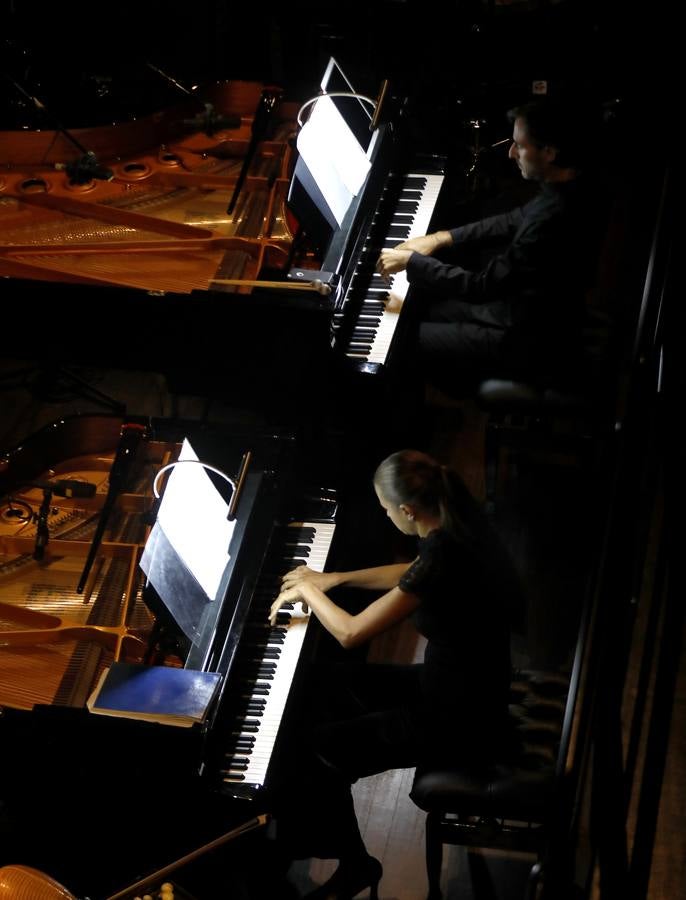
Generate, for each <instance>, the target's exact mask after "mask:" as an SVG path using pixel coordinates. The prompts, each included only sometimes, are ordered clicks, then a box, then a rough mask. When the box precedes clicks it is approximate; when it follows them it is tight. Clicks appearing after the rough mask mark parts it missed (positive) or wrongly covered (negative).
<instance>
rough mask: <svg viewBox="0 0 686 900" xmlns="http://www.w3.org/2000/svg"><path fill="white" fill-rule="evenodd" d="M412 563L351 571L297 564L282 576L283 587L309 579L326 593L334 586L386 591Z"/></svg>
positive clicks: (292, 585)
mask: <svg viewBox="0 0 686 900" xmlns="http://www.w3.org/2000/svg"><path fill="white" fill-rule="evenodd" d="M411 565H412V563H409V562H407V563H394V564H392V565H389V566H374V567H373V568H371V569H357V570H355V571H352V572H315V571H314V570H313V569H310V568H308V567H307V566H298V568H297V569H293V570H292V571H290V572H287V573H286V574H285V575H284V577H283V587H284V589H285V588H291V587H295V586H296V585H299V584H301V582H303V581H309V582H311V583H312V584H313V585H315V587H318V588H319V589H320V590H321V591H323V592H324V593H326V591H330V590H331V588H334V587H344V586H345V587H356V588H365V589H368V590H373V591H386V590H388V589H389V588H392V587H395V586H396V585H397V583H398V582H399V581H400V579H401V578H402V576H403V575H404V574H405V572H406V571H407V570H408V569H409V567H410V566H411Z"/></svg>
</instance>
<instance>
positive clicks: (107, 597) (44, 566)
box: [0, 416, 337, 900]
mask: <svg viewBox="0 0 686 900" xmlns="http://www.w3.org/2000/svg"><path fill="white" fill-rule="evenodd" d="M131 429H135V430H136V431H137V433H138V437H139V440H138V441H137V442H136V446H135V451H134V452H133V453H132V454H131V459H130V462H129V465H128V468H127V471H126V473H124V474H122V473H121V472H120V473H119V475H120V476H121V477H120V493H119V496H118V497H117V503H116V507H115V508H114V510H113V512H112V513H111V514H110V516H109V518H108V522H107V528H106V531H105V537H104V540H103V541H102V542H101V544H100V546H99V549H98V553H97V557H96V561H95V564H94V565H93V567H92V569H91V570H90V574H89V576H88V579H87V581H86V588H85V590H84V592H83V593H79V592H78V591H77V590H76V585H77V582H78V580H79V577H80V574H81V572H82V570H83V565H84V559H85V557H86V555H87V551H88V548H89V546H90V540H91V538H92V535H93V531H94V529H95V528H96V527H97V523H98V521H99V517H100V516H101V515H102V510H103V507H104V502H103V501H104V498H106V497H108V496H109V487H110V482H111V477H112V476H111V473H112V460H113V459H116V458H117V450H118V448H119V447H120V446H121V442H122V441H123V440H126V442H127V446H128V447H129V448H131V447H132V442H131V440H130V437H131ZM143 432H144V434H143ZM189 436H190V440H191V441H192V445H193V448H194V450H195V451H196V452H197V453H198V455H199V458H200V459H201V460H202V461H203V462H205V463H207V464H208V465H210V466H213V467H215V468H217V469H221V470H222V471H223V472H231V473H233V474H238V476H239V477H238V478H237V479H236V488H235V490H236V503H235V504H234V507H233V510H232V515H233V516H234V519H233V523H232V528H231V538H230V545H229V547H228V553H227V557H226V565H225V569H224V570H223V574H222V577H221V583H220V589H219V590H218V592H217V595H216V597H215V598H214V599H212V600H209V599H206V601H205V602H203V603H202V604H201V605H200V607H199V609H200V613H199V615H197V616H195V617H194V619H193V627H192V630H191V634H190V637H189V632H188V629H186V630H184V629H183V628H179V627H178V621H175V620H174V616H173V615H172V614H171V613H172V607H171V606H170V605H169V603H168V595H166V591H165V590H163V591H162V594H159V593H158V591H157V590H156V589H155V588H153V584H152V580H151V581H147V582H146V581H145V580H144V579H143V578H142V573H141V570H140V568H139V566H138V559H139V556H140V552H141V550H142V549H143V547H147V546H148V542H149V540H150V538H149V537H148V532H149V530H150V526H151V522H153V521H155V522H156V524H155V526H154V527H153V532H154V530H155V528H156V527H157V524H159V521H158V520H157V519H156V516H155V511H154V508H153V506H154V503H153V497H152V492H151V485H152V484H153V480H154V478H155V473H156V472H159V470H160V468H161V467H162V466H164V465H166V464H168V463H169V462H171V461H174V460H175V459H176V458H177V457H178V453H179V448H180V441H181V438H183V437H189ZM246 460H247V462H246ZM151 479H152V480H151ZM296 482H300V477H299V472H298V467H297V459H296V458H295V455H294V445H293V441H292V437H291V436H290V435H288V434H285V433H284V434H279V435H277V434H275V433H273V432H271V433H268V434H264V433H260V432H257V431H250V432H245V433H239V432H238V431H237V430H236V429H235V428H234V429H231V430H230V431H228V432H227V430H226V429H222V428H219V427H217V428H209V427H207V426H202V425H200V424H199V423H197V422H196V423H179V422H171V421H168V420H148V421H145V422H132V421H127V420H122V419H120V418H118V417H114V416H112V417H111V416H85V417H78V416H77V417H71V418H67V419H63V420H60V421H59V422H56V423H54V424H52V425H50V426H49V427H47V428H45V429H43V430H41V432H38V433H36V434H35V435H32V436H31V437H30V438H28V439H27V440H25V441H23V442H22V444H21V446H19V447H16V448H14V449H13V450H11V451H10V452H8V453H7V454H6V456H5V457H4V459H3V466H2V470H1V471H0V498H1V502H2V517H1V519H0V523H1V524H0V528H1V534H0V547H1V549H2V556H1V557H0V575H1V579H0V580H1V586H0V610H1V613H0V620H1V621H2V629H1V630H2V636H1V638H0V643H2V649H1V650H0V731H1V733H2V744H3V767H2V773H1V781H2V784H1V788H2V789H1V791H0V796H1V797H2V800H3V811H4V815H5V816H6V820H7V821H8V822H10V823H11V827H10V828H9V831H8V840H7V842H6V847H5V849H4V853H5V860H6V861H11V860H13V861H14V862H19V861H21V862H22V863H25V864H28V865H32V866H34V867H35V868H37V869H40V870H42V871H45V872H49V873H50V874H51V875H53V877H56V878H58V880H60V881H61V882H62V883H64V884H65V885H68V886H69V888H70V889H71V890H72V891H74V892H76V893H77V894H78V895H79V896H86V895H87V896H89V897H91V898H92V900H98V898H105V897H108V896H110V895H113V894H114V893H115V892H116V891H117V890H118V889H120V888H121V887H122V886H123V885H126V884H129V883H132V882H134V881H135V880H136V879H137V878H140V877H141V875H144V874H145V873H146V872H149V871H153V870H157V869H160V868H163V867H164V865H165V864H167V863H169V862H170V860H173V859H175V858H179V857H181V856H183V855H184V854H185V853H187V852H188V850H189V848H195V847H197V846H199V845H201V844H203V843H206V842H208V841H211V840H212V839H213V838H216V836H217V835H218V834H222V833H224V832H227V831H229V830H230V829H232V828H233V827H234V826H236V825H239V826H240V825H241V824H243V823H245V822H247V821H248V820H252V819H253V818H254V817H255V816H256V815H257V814H259V813H264V812H267V813H268V811H269V810H268V805H267V801H266V799H265V796H266V795H265V788H266V787H268V782H269V778H270V771H271V768H272V766H273V765H274V764H275V761H276V760H277V759H278V743H279V740H280V739H281V738H280V735H282V734H283V732H284V730H285V729H287V727H288V719H289V716H288V711H289V707H290V705H292V703H293V702H296V700H297V690H296V686H297V680H298V675H299V671H300V669H301V668H302V666H301V663H302V662H303V661H304V659H306V658H308V655H309V653H310V652H311V650H312V648H311V647H310V646H309V645H310V644H312V642H313V641H314V642H316V635H315V634H314V632H313V631H312V629H311V627H310V625H309V624H308V623H309V620H308V619H307V618H306V617H303V616H302V615H298V614H297V611H294V616H293V617H291V616H290V615H289V614H288V613H284V614H283V615H282V616H280V621H279V623H278V624H277V627H276V628H273V629H272V628H270V627H269V623H268V620H267V616H268V612H269V607H270V605H271V602H272V599H273V598H274V596H276V593H278V585H279V582H280V577H281V575H282V574H283V573H284V572H285V571H286V570H287V569H288V568H289V567H291V566H294V565H298V564H300V563H301V562H307V563H308V565H311V566H312V567H313V568H323V567H324V565H325V564H326V560H327V556H328V555H329V552H330V551H331V548H332V543H333V539H334V534H335V529H336V513H337V501H336V497H335V494H334V493H333V492H332V491H331V489H330V488H329V487H326V486H325V487H324V488H322V486H321V485H312V484H309V485H306V484H303V483H302V482H300V484H301V487H302V488H303V489H302V490H301V489H300V488H295V485H296ZM82 483H84V484H89V485H91V486H95V489H96V490H95V492H93V495H92V496H89V497H84V496H81V493H80V492H78V491H77V492H75V493H74V496H67V497H62V498H60V491H61V488H60V485H65V484H69V485H72V486H73V485H74V484H82ZM51 484H52V485H54V486H55V490H54V497H53V501H52V503H51V505H50V510H49V513H48V515H47V520H46V522H45V523H44V524H45V526H46V527H47V531H48V540H47V542H46V543H45V545H44V547H43V554H42V558H41V559H40V560H36V559H35V557H34V548H35V546H36V537H37V525H36V522H37V511H38V507H39V506H40V505H41V497H42V493H43V492H44V491H45V490H48V489H49V487H47V486H49V485H51ZM221 486H222V481H221V479H218V480H217V489H218V490H219V489H221ZM84 493H85V492H84ZM231 496H233V494H231ZM226 499H227V502H229V504H230V497H229V496H227V498H226ZM151 509H152V512H153V515H152V517H151V515H150V513H151ZM184 514H185V516H186V517H187V523H186V524H187V525H190V528H191V530H193V529H195V530H196V531H200V530H201V526H202V522H201V518H200V517H201V516H202V515H203V513H202V511H201V509H200V508H199V507H198V506H197V505H196V504H194V503H192V504H191V505H190V507H189V508H187V509H185V510H184ZM167 563H169V560H167ZM183 568H184V567H183V565H182V564H181V563H179V564H178V567H177V568H176V569H174V570H173V571H171V573H168V574H169V575H170V578H171V581H172V582H174V583H175V584H176V585H177V587H179V586H180V588H181V593H182V594H184V595H186V594H190V593H192V587H191V585H190V581H189V579H188V575H187V572H185V571H181V570H182V569H183ZM156 583H157V584H158V587H159V586H160V583H159V582H158V581H157V580H156ZM163 596H164V597H165V600H166V601H167V602H166V603H165V602H164V601H163ZM177 597H178V592H177ZM182 599H183V598H182ZM132 661H133V662H135V663H137V664H141V665H156V666H171V667H184V668H186V669H187V670H189V671H196V672H207V673H215V674H216V675H217V676H218V678H219V689H218V691H217V694H216V696H215V699H214V701H213V704H212V706H211V707H210V709H209V710H208V714H207V716H206V717H205V718H204V719H203V721H201V722H198V723H197V724H195V725H193V726H192V727H188V728H184V727H178V726H172V725H165V724H160V723H157V722H148V721H138V720H135V719H133V718H127V717H109V716H107V715H94V714H93V713H91V712H89V710H88V708H87V701H88V698H89V697H90V696H91V694H92V691H93V689H94V687H95V685H96V684H97V683H98V680H99V678H100V675H101V673H102V672H103V671H104V670H105V669H107V668H109V667H112V666H113V665H115V664H116V663H117V662H132Z"/></svg>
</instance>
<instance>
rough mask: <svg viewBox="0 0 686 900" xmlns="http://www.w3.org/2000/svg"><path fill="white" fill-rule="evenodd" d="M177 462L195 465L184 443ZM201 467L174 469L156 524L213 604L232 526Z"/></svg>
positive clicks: (183, 466) (224, 566)
mask: <svg viewBox="0 0 686 900" xmlns="http://www.w3.org/2000/svg"><path fill="white" fill-rule="evenodd" d="M179 460H194V461H195V462H197V461H198V457H197V455H196V453H195V451H194V450H193V448H192V447H191V445H190V443H189V442H188V439H185V440H184V442H183V445H182V447H181V453H180V454H179ZM228 512H229V507H228V505H227V503H226V502H225V500H224V498H223V497H222V496H221V494H220V493H219V491H218V490H217V489H216V487H215V486H214V484H212V481H211V479H210V477H209V475H208V474H207V472H206V470H205V469H204V468H203V466H202V465H179V466H174V468H173V469H172V471H171V475H170V476H169V480H168V482H167V486H166V487H165V490H164V495H163V497H162V502H161V504H160V508H159V512H158V514H157V521H158V522H159V524H160V525H161V527H162V530H163V531H164V533H165V535H166V536H167V538H168V540H169V541H170V543H171V545H172V546H173V547H174V549H175V550H176V552H177V553H178V554H179V556H180V557H181V558H182V559H183V561H184V563H185V564H186V565H187V566H188V569H189V570H190V571H191V572H192V573H193V575H194V576H195V578H196V579H197V581H198V583H199V584H200V586H201V587H202V589H203V591H204V592H205V594H206V595H207V596H208V597H209V599H210V600H214V598H215V597H216V595H217V591H218V589H219V582H220V580H221V577H222V575H223V573H224V569H225V568H226V564H227V563H228V561H229V559H230V556H229V544H230V543H231V536H232V535H233V530H234V527H235V524H236V522H235V521H233V522H229V521H228V520H227V515H228Z"/></svg>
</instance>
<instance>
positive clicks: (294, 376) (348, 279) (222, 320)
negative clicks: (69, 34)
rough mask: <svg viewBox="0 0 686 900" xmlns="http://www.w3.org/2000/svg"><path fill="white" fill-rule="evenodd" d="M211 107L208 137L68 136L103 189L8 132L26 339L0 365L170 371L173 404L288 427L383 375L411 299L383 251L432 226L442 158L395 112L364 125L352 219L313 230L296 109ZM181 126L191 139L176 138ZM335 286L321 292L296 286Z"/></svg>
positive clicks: (8, 180) (235, 90) (158, 132)
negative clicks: (207, 403) (339, 387)
mask: <svg viewBox="0 0 686 900" xmlns="http://www.w3.org/2000/svg"><path fill="white" fill-rule="evenodd" d="M336 77H338V78H340V77H342V76H340V74H339V69H338V67H337V65H336V64H335V61H333V60H331V61H330V63H329V66H328V67H327V73H326V74H325V77H324V79H323V81H322V89H323V90H325V91H328V92H329V93H330V96H331V97H334V98H335V97H336V94H337V93H344V92H342V91H338V90H337V88H339V87H348V85H347V84H346V83H345V81H343V82H341V83H338V82H337V81H336ZM211 99H212V101H213V103H214V105H215V107H216V109H217V112H218V113H222V115H221V116H218V117H217V121H218V122H219V123H220V124H219V125H217V126H216V128H217V129H218V130H217V131H216V132H215V131H212V129H211V127H210V125H211V123H209V120H208V122H207V123H206V126H207V127H206V133H204V134H203V133H202V131H201V128H202V121H203V118H202V116H198V115H196V116H195V118H194V119H192V118H191V119H189V118H188V117H189V112H188V109H189V108H190V109H191V110H193V109H195V107H193V106H191V105H190V101H187V102H186V104H185V108H184V111H179V112H177V113H176V114H174V112H173V111H171V110H170V111H167V112H166V113H165V115H164V116H162V117H158V118H154V117H151V118H150V121H143V122H141V123H136V127H134V126H133V125H131V126H128V127H124V126H118V127H111V128H109V129H107V130H105V129H102V128H100V129H92V130H91V131H89V132H85V133H82V132H77V134H76V136H77V137H78V140H79V141H80V142H82V143H83V142H88V146H89V147H90V146H93V147H95V148H96V149H97V151H98V158H99V159H100V160H101V161H102V163H103V165H109V166H110V168H111V171H112V173H113V175H114V178H113V180H112V181H111V182H104V181H101V180H97V179H91V180H90V181H87V182H86V183H81V184H80V183H78V182H75V181H74V178H73V177H72V178H70V177H69V175H68V172H67V170H66V169H65V168H64V166H63V165H62V163H59V165H60V166H62V168H60V169H58V170H57V171H56V170H55V165H56V164H57V163H54V164H48V165H46V164H45V163H44V162H43V159H44V151H45V147H44V144H45V142H46V141H48V144H49V137H50V136H47V137H46V136H45V135H43V136H39V135H34V134H28V135H24V134H20V133H10V134H8V141H7V144H8V146H9V147H11V148H14V149H13V154H14V158H13V160H12V161H11V165H10V166H9V167H8V168H7V170H6V174H4V175H3V176H2V178H0V192H2V196H3V197H4V200H5V202H4V206H3V207H2V208H0V217H2V218H1V220H2V222H3V241H2V243H1V244H0V274H4V275H5V276H6V278H7V280H6V288H7V290H6V296H7V297H9V298H10V301H9V302H12V303H13V306H14V307H15V309H16V313H15V315H14V320H15V321H16V322H17V326H16V327H17V332H18V334H24V333H26V334H27V335H28V340H17V341H16V342H15V343H14V344H13V345H11V346H10V347H9V348H8V350H7V354H8V356H9V357H12V356H15V355H16V356H17V358H27V355H30V358H32V359H41V360H43V361H46V360H48V361H50V362H51V363H54V364H57V365H85V366H108V367H115V368H117V367H122V368H130V369H146V370H152V371H158V372H163V373H164V374H165V375H166V376H167V378H168V381H169V385H170V389H171V390H172V392H173V393H194V394H201V395H208V396H221V397H222V399H224V400H227V401H228V402H230V403H231V404H232V405H237V406H240V405H249V406H251V407H255V406H257V407H259V408H260V409H261V410H263V411H264V410H267V411H268V412H270V413H271V412H276V413H277V415H278V416H279V418H280V419H282V420H283V419H284V415H283V414H284V412H287V418H288V420H289V421H293V417H294V415H295V416H296V418H297V416H298V414H299V413H301V412H302V411H303V410H305V409H307V408H308V407H309V410H310V412H311V409H312V408H313V407H315V408H317V409H320V408H321V404H322V402H324V401H325V397H326V393H328V390H327V386H328V385H329V383H330V382H333V381H336V380H338V379H339V377H342V378H343V381H344V382H345V379H346V378H347V376H348V374H351V373H352V375H353V377H356V376H357V375H358V374H363V375H364V376H377V375H380V374H383V373H384V372H386V371H387V370H389V369H390V368H391V367H392V366H393V364H394V360H395V358H396V357H397V356H398V355H399V354H398V351H399V349H400V348H402V340H403V323H404V321H406V318H407V316H406V307H407V303H408V301H409V299H411V298H410V297H409V296H408V295H409V294H410V293H411V292H409V291H408V285H407V282H406V280H405V278H404V276H403V275H402V274H399V275H396V276H395V278H394V279H393V283H392V284H391V285H390V286H389V285H387V284H381V283H380V279H379V278H378V276H375V275H374V273H373V266H374V263H375V260H376V258H377V256H378V253H379V251H380V249H381V248H382V247H383V246H388V245H389V243H391V244H392V243H398V242H399V241H401V240H404V239H406V238H407V237H411V236H415V235H418V234H423V233H425V232H426V231H427V230H428V228H429V223H430V221H431V218H432V216H433V214H434V211H435V208H436V205H437V202H438V199H439V195H440V191H441V185H442V182H443V160H442V159H440V158H432V157H424V158H423V161H422V162H421V163H419V162H418V158H416V157H415V156H414V154H412V153H411V152H409V148H408V147H407V146H405V145H404V141H403V135H402V133H401V129H400V124H399V123H397V122H394V121H393V120H392V118H393V117H392V116H389V117H387V120H386V121H383V120H381V121H380V123H379V122H377V123H375V126H374V128H373V129H372V130H370V127H369V125H370V121H369V116H366V115H365V114H362V123H361V124H359V123H356V124H355V128H356V132H357V135H358V136H359V137H360V139H361V140H363V143H364V146H363V150H364V153H366V156H367V158H368V164H369V170H368V173H367V175H366V177H365V179H364V181H363V183H362V184H361V186H360V188H359V190H358V191H357V193H356V194H355V197H354V200H353V202H352V203H351V205H350V207H349V209H348V210H347V212H346V214H345V216H344V217H342V218H341V221H340V222H334V223H333V226H332V227H330V228H329V230H328V231H327V232H322V230H321V229H319V228H317V227H316V225H315V226H314V227H310V226H311V225H312V217H308V215H307V210H306V209H305V210H303V207H302V204H299V202H298V200H299V196H300V197H301V196H302V191H300V195H299V194H298V189H299V188H302V185H303V183H304V182H303V180H302V179H299V172H301V170H299V166H301V157H300V155H299V154H298V153H297V152H295V150H294V137H295V134H296V131H297V129H296V126H295V122H294V117H295V113H294V104H293V103H291V104H284V103H283V102H282V100H281V99H280V95H278V94H277V93H276V92H274V91H272V90H268V89H265V88H264V87H262V86H259V85H253V84H240V83H237V84H235V85H229V86H227V87H226V88H225V89H224V90H222V91H217V90H215V92H214V93H213V94H212V96H211ZM336 102H339V101H337V100H336ZM340 103H341V104H345V103H347V104H350V103H352V104H353V106H355V101H354V100H350V99H342V100H341V101H340ZM222 104H223V105H222ZM252 104H254V106H253V107H252V109H251V105H252ZM196 106H197V102H196ZM266 106H267V107H268V108H269V116H267V114H266V113H265V107H266ZM341 108H343V109H344V111H345V115H346V116H347V109H348V108H349V106H348V107H341ZM358 113H359V110H358ZM232 118H233V119H235V123H233V125H234V127H233V130H230V129H229V130H227V127H226V124H225V123H226V121H227V120H231V119H232ZM183 122H191V123H193V122H195V123H196V125H195V128H196V131H195V132H192V130H191V133H184V128H183V126H182V123H183ZM260 123H262V124H260ZM306 124H307V123H306ZM258 125H259V126H260V127H259V128H257V126H258ZM207 132H209V133H207ZM258 136H259V139H257V137H258ZM29 138H30V140H28V139H29ZM52 140H53V145H54V148H61V150H62V151H63V155H64V152H66V151H65V147H66V148H67V151H70V150H71V151H73V147H71V145H70V143H69V141H68V140H67V138H65V136H64V135H63V134H58V135H53V138H52ZM41 141H42V143H41ZM155 142H157V143H155ZM34 145H35V146H34ZM84 146H85V144H84ZM251 147H252V158H249V157H248V156H247V155H246V154H248V151H250V148H251ZM54 148H51V151H50V152H51V157H50V158H51V159H52V157H53V156H55V153H57V150H56V149H54ZM69 155H70V153H69V152H67V153H66V156H65V158H67V157H68V156H69ZM61 158H62V157H60V159H61ZM241 159H243V160H244V161H243V165H241ZM239 169H240V171H239ZM240 185H242V187H241V192H240V196H239V198H238V202H237V204H236V206H235V209H233V211H231V212H228V211H227V206H226V204H229V200H231V201H232V202H233V197H232V195H233V194H235V191H236V188H237V187H239V186H240ZM301 213H303V214H302V216H301V217H300V220H299V218H298V215H299V214H301ZM302 271H305V272H306V273H307V274H306V275H305V277H304V278H300V275H299V273H300V272H302ZM329 276H331V278H332V279H333V283H334V284H335V290H334V291H332V293H331V294H330V295H329V296H323V295H321V294H320V293H317V292H316V291H300V290H293V288H294V287H295V288H297V287H302V286H303V284H306V283H308V282H310V281H311V280H312V279H318V278H320V277H321V278H324V279H325V280H326V279H328V278H329ZM299 280H300V281H301V282H302V283H301V284H297V282H298V281H299ZM42 319H43V320H47V321H49V322H51V323H52V326H51V327H49V328H48V327H45V321H42V322H41V320H42ZM39 324H40V327H39ZM274 373H278V377H277V378H274V377H273V376H274ZM234 377H235V378H236V379H238V380H239V384H240V388H237V387H236V381H235V380H232V378H234ZM370 380H372V379H370ZM322 388H324V390H322ZM344 390H345V388H344ZM299 397H302V398H303V400H302V402H298V401H297V398H299ZM307 414H308V415H309V414H310V413H309V412H308V413H307Z"/></svg>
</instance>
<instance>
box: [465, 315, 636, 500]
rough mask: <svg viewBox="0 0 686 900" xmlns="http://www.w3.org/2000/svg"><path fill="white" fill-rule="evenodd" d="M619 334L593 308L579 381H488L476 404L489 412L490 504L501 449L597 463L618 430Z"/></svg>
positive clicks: (480, 388) (483, 383)
mask: <svg viewBox="0 0 686 900" xmlns="http://www.w3.org/2000/svg"><path fill="white" fill-rule="evenodd" d="M618 341H619V335H618V332H617V330H616V329H615V327H614V323H613V320H612V318H611V317H610V316H609V315H607V314H606V313H605V312H603V311H602V310H600V309H588V310H587V313H586V323H585V325H584V329H583V353H582V357H581V359H580V361H579V365H578V370H577V374H576V377H575V378H572V377H571V376H569V377H568V378H567V379H566V380H565V383H560V381H559V379H557V380H556V379H554V378H552V377H542V378H541V379H540V380H538V381H533V380H532V381H523V380H508V379H504V378H499V377H496V378H486V379H484V380H482V381H481V382H480V383H479V384H478V386H477V388H476V393H475V401H476V404H477V406H478V407H479V409H480V410H481V411H482V412H485V413H487V422H486V431H485V437H484V463H485V474H486V502H487V504H488V506H489V507H490V508H492V507H493V504H494V501H495V494H496V488H497V483H498V465H499V462H500V450H501V448H502V447H504V446H507V447H510V448H512V449H522V448H527V449H531V450H536V451H543V452H547V453H557V454H560V453H562V454H564V455H566V456H569V455H570V454H573V455H575V456H576V457H577V458H579V459H580V461H581V463H582V465H586V464H588V463H589V462H591V461H592V460H593V458H594V454H595V451H596V450H597V449H598V444H599V441H600V440H602V438H603V437H606V436H607V435H608V434H609V433H611V431H612V430H613V428H614V411H615V403H616V392H617V380H618V372H617V369H618V365H617V362H618V358H617V354H618V352H619V343H618Z"/></svg>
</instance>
